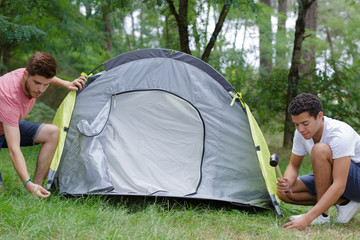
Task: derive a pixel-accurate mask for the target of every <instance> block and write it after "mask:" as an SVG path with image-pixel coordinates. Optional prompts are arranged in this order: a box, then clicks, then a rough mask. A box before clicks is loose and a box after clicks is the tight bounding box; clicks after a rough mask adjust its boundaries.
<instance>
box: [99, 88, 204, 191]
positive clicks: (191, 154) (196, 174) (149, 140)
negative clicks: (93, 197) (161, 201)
mask: <svg viewBox="0 0 360 240" xmlns="http://www.w3.org/2000/svg"><path fill="white" fill-rule="evenodd" d="M107 124H108V126H107V129H106V131H107V132H106V142H107V145H106V148H105V152H104V153H105V155H106V156H107V158H108V167H109V174H110V178H111V180H112V182H113V184H114V187H115V191H117V192H127V193H133V194H140V195H151V194H154V193H156V192H165V193H166V194H169V195H175V196H176V195H178V196H184V195H188V194H193V193H195V192H196V189H197V187H198V184H199V182H200V176H201V169H200V168H201V162H202V155H203V142H204V127H203V122H202V119H201V117H200V115H199V113H198V111H196V109H195V108H194V107H193V106H191V105H190V104H189V103H187V102H186V101H184V100H182V99H180V98H179V97H176V96H174V95H172V94H169V93H166V92H163V91H154V90H152V91H136V92H127V93H123V94H119V95H115V96H113V107H112V111H111V115H110V117H109V121H108V123H107ZM154 174H155V175H156V176H154Z"/></svg>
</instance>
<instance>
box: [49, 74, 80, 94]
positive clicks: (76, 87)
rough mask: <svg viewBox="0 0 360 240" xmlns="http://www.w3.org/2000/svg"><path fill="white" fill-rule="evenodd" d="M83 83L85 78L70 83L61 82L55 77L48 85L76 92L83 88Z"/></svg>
mask: <svg viewBox="0 0 360 240" xmlns="http://www.w3.org/2000/svg"><path fill="white" fill-rule="evenodd" d="M85 82H86V78H85V77H83V76H80V77H78V78H77V79H75V80H74V81H72V82H69V81H65V80H62V79H61V78H58V77H56V76H55V77H53V79H52V80H51V82H50V84H51V85H53V86H58V87H63V88H66V89H68V90H69V91H77V90H81V89H82V88H83V87H84V85H85Z"/></svg>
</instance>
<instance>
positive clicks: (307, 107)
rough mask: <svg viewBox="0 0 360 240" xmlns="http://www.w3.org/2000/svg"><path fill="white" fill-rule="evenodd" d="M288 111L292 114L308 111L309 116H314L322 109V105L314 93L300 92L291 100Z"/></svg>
mask: <svg viewBox="0 0 360 240" xmlns="http://www.w3.org/2000/svg"><path fill="white" fill-rule="evenodd" d="M288 111H289V113H290V114H291V115H294V116H296V115H299V114H301V113H303V112H309V115H310V116H313V117H314V118H316V117H317V115H318V114H319V112H322V111H323V106H322V104H321V102H320V100H319V99H318V98H317V97H316V96H315V95H313V94H310V93H302V94H300V95H298V96H296V97H295V98H294V99H293V100H292V101H291V103H290V105H289V108H288Z"/></svg>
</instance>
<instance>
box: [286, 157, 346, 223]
mask: <svg viewBox="0 0 360 240" xmlns="http://www.w3.org/2000/svg"><path fill="white" fill-rule="evenodd" d="M350 163H351V160H350V157H342V158H337V159H334V162H333V169H332V177H333V182H332V184H331V186H330V187H329V188H328V189H327V190H326V192H325V193H324V195H323V196H322V197H321V198H320V200H319V201H318V202H317V203H316V205H315V206H314V207H313V208H312V209H311V210H310V211H309V212H307V213H306V214H305V215H304V216H302V217H301V218H298V219H295V220H293V221H292V222H289V223H287V224H285V225H284V227H290V228H296V229H298V230H303V229H305V228H306V226H308V225H309V224H310V223H311V222H312V221H313V220H314V219H315V218H317V217H318V216H320V215H321V214H322V213H324V212H326V211H327V210H328V209H329V208H330V207H331V206H332V205H334V204H335V203H336V202H337V201H338V200H339V198H340V197H341V196H342V194H343V193H344V191H345V187H346V182H347V177H348V174H349V169H350Z"/></svg>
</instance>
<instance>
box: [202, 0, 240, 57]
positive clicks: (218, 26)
mask: <svg viewBox="0 0 360 240" xmlns="http://www.w3.org/2000/svg"><path fill="white" fill-rule="evenodd" d="M232 1H233V0H230V1H225V3H224V6H223V8H222V10H221V13H220V16H219V19H218V21H217V23H216V26H215V29H214V31H213V34H212V36H211V38H210V40H209V43H208V44H207V46H206V48H205V50H204V53H203V55H202V57H201V59H202V60H203V61H204V62H208V61H209V56H210V53H211V50H212V48H213V47H214V45H215V42H216V38H217V37H218V35H219V33H220V31H221V29H222V27H223V25H224V22H225V18H226V16H227V14H228V12H229V10H230V7H231V4H232Z"/></svg>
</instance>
